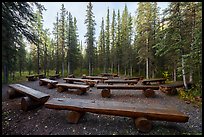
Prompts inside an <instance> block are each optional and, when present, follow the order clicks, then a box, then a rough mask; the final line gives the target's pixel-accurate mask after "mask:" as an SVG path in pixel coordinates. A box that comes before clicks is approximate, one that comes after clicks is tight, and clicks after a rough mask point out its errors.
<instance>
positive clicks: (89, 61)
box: [89, 61, 91, 76]
mask: <svg viewBox="0 0 204 137" xmlns="http://www.w3.org/2000/svg"><path fill="white" fill-rule="evenodd" d="M89 76H91V63H90V61H89Z"/></svg>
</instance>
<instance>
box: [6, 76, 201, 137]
mask: <svg viewBox="0 0 204 137" xmlns="http://www.w3.org/2000/svg"><path fill="white" fill-rule="evenodd" d="M58 81H59V82H63V83H64V81H63V80H62V79H59V80H58ZM38 82H39V81H34V82H23V83H21V84H23V85H26V86H28V87H31V88H34V89H36V90H39V91H41V92H44V93H48V94H50V95H51V97H50V99H51V98H53V97H63V98H64V97H65V98H83V99H97V100H109V101H119V102H129V103H132V104H135V103H136V104H141V105H145V106H150V107H154V106H164V107H165V106H167V107H173V108H177V109H178V110H179V111H181V112H184V113H185V114H187V115H188V116H189V121H188V122H187V123H175V122H165V121H153V128H152V130H151V131H150V132H149V133H140V132H138V130H137V129H136V128H135V125H134V121H133V120H132V119H131V118H128V117H119V116H110V115H102V114H101V115H100V114H93V113H86V114H85V116H84V117H83V118H82V119H80V121H79V123H78V124H69V123H67V121H66V119H65V115H66V113H67V111H65V110H52V109H47V108H45V107H44V106H42V107H40V108H37V109H34V110H31V111H28V112H23V111H22V110H21V109H20V102H21V98H15V99H12V100H11V99H8V98H7V95H6V90H7V89H8V86H7V85H3V86H2V97H3V98H2V134H3V135H89V134H91V135H114V134H118V135H141V134H147V135H172V134H173V135H181V134H202V108H197V107H194V106H193V105H192V104H186V103H185V102H184V101H182V100H180V99H178V97H177V96H167V95H166V94H164V93H162V92H160V91H156V97H154V98H146V97H144V95H143V94H142V91H134V90H113V91H111V93H112V96H111V98H102V97H101V95H100V90H97V89H96V88H95V87H93V88H91V89H90V90H89V91H88V93H86V94H85V95H76V94H75V93H74V92H68V91H67V92H62V93H58V92H57V91H56V89H48V88H47V87H45V86H39V84H38Z"/></svg>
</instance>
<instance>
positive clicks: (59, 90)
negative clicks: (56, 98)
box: [57, 86, 65, 92]
mask: <svg viewBox="0 0 204 137" xmlns="http://www.w3.org/2000/svg"><path fill="white" fill-rule="evenodd" d="M57 91H58V92H63V91H65V88H64V87H61V86H58V87H57Z"/></svg>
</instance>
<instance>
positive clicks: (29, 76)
mask: <svg viewBox="0 0 204 137" xmlns="http://www.w3.org/2000/svg"><path fill="white" fill-rule="evenodd" d="M26 78H27V79H28V81H35V80H37V78H36V76H35V75H28V76H26Z"/></svg>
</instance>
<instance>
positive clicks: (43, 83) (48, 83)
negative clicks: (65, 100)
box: [39, 78, 58, 89]
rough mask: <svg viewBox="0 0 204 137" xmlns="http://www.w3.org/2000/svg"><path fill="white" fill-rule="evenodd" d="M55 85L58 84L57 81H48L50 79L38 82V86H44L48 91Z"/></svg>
mask: <svg viewBox="0 0 204 137" xmlns="http://www.w3.org/2000/svg"><path fill="white" fill-rule="evenodd" d="M57 83H58V81H55V80H50V79H47V78H44V79H40V81H39V85H40V86H42V85H46V86H47V87H48V88H49V89H51V88H55V87H56V84H57Z"/></svg>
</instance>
